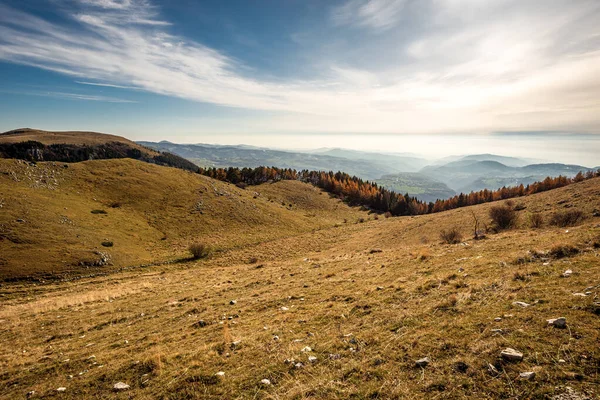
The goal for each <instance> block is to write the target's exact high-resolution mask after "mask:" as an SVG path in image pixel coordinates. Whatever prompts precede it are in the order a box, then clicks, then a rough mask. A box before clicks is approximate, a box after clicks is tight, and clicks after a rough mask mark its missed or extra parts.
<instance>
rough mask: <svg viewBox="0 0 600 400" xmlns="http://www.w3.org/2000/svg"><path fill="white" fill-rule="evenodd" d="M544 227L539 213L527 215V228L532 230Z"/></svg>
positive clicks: (542, 218)
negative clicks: (529, 227)
mask: <svg viewBox="0 0 600 400" xmlns="http://www.w3.org/2000/svg"><path fill="white" fill-rule="evenodd" d="M543 225H544V217H543V216H542V214H540V213H535V214H530V215H529V226H531V227H532V228H534V229H538V228H541V227H542V226H543Z"/></svg>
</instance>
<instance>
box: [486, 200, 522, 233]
mask: <svg viewBox="0 0 600 400" xmlns="http://www.w3.org/2000/svg"><path fill="white" fill-rule="evenodd" d="M489 213H490V218H491V219H492V222H493V223H494V225H495V226H496V228H497V229H509V228H511V227H513V226H514V225H515V224H516V222H517V213H516V212H515V210H513V209H512V207H510V206H509V205H508V204H507V205H503V206H495V207H492V208H490V211H489Z"/></svg>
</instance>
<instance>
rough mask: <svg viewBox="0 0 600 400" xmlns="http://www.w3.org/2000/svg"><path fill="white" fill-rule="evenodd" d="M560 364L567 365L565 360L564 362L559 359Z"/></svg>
mask: <svg viewBox="0 0 600 400" xmlns="http://www.w3.org/2000/svg"><path fill="white" fill-rule="evenodd" d="M558 363H559V364H565V363H566V361H565V360H563V359H562V358H561V359H559V360H558Z"/></svg>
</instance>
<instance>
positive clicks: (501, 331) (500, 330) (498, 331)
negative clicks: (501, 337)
mask: <svg viewBox="0 0 600 400" xmlns="http://www.w3.org/2000/svg"><path fill="white" fill-rule="evenodd" d="M492 333H497V334H503V333H504V331H503V330H502V329H492Z"/></svg>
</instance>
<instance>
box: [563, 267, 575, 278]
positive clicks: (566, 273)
mask: <svg viewBox="0 0 600 400" xmlns="http://www.w3.org/2000/svg"><path fill="white" fill-rule="evenodd" d="M571 275H573V271H571V270H570V269H568V270H566V271H565V272H563V274H562V277H563V278H568V277H570V276H571Z"/></svg>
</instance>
